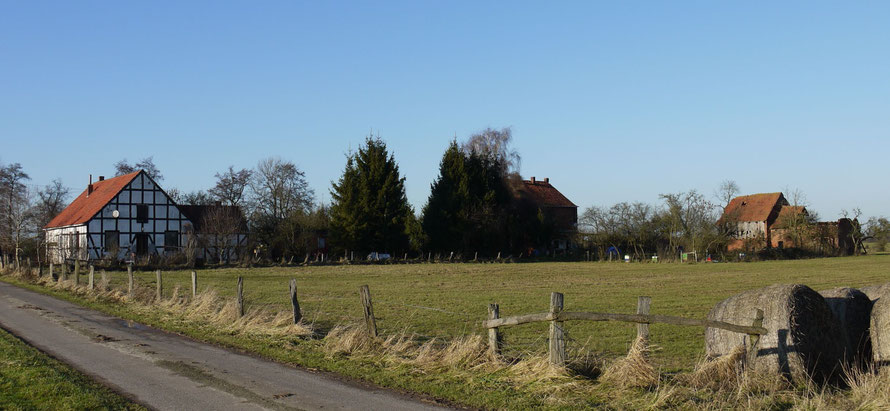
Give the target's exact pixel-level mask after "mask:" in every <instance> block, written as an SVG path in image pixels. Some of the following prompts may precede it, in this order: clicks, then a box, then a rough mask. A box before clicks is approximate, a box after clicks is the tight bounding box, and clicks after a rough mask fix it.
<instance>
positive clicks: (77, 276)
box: [74, 260, 80, 285]
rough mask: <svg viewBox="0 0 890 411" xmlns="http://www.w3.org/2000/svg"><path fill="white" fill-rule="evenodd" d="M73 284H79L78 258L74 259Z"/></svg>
mask: <svg viewBox="0 0 890 411" xmlns="http://www.w3.org/2000/svg"><path fill="white" fill-rule="evenodd" d="M74 284H75V285H77V284H80V260H74Z"/></svg>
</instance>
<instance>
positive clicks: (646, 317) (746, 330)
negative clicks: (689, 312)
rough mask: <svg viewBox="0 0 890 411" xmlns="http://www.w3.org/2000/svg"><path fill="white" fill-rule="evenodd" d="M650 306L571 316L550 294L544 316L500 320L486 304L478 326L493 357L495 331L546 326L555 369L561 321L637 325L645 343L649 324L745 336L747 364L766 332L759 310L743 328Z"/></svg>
mask: <svg viewBox="0 0 890 411" xmlns="http://www.w3.org/2000/svg"><path fill="white" fill-rule="evenodd" d="M651 302H652V298H651V297H645V296H643V297H639V298H638V300H637V314H614V313H593V312H571V311H563V304H564V297H563V294H562V293H557V292H554V293H551V294H550V310H549V311H548V312H545V313H534V314H525V315H516V316H512V317H505V318H500V310H499V309H498V305H497V304H489V305H488V319H487V320H484V321H482V326H483V327H484V328H487V329H488V344H489V348H488V350H489V352H490V353H492V354H493V355H499V354H500V349H501V345H502V339H503V336H502V335H501V334H500V330H499V328H501V327H512V326H516V325H521V324H529V323H536V322H549V323H550V332H549V338H548V346H549V352H550V363H551V364H553V365H556V366H564V365H565V363H566V344H565V342H566V336H565V329H564V328H563V322H564V321H579V320H581V321H621V322H630V323H637V324H639V325H641V326H638V327H637V337H638V338H645V339H647V340H648V338H649V327H648V325H649V324H653V323H661V324H672V325H687V326H698V327H706V328H719V329H723V330H727V331H732V332H737V333H742V334H747V335H748V337H749V338H748V347H747V348H748V350H747V360H748V361H749V362H750V361H753V359H754V357H755V356H756V351H757V350H756V349H755V348H756V346H757V345H758V344H759V342H760V336H761V335H763V334H766V333H767V332H768V331H767V330H766V328H763V310H761V309H759V308H758V309H757V310H756V312H755V318H754V321H753V323H752V324H751V325H750V326H744V325H737V324H731V323H727V322H723V321H713V320H700V319H694V318H684V317H674V316H669V315H653V314H648V312H649V306H650V304H651ZM642 325H645V327H643V326H642Z"/></svg>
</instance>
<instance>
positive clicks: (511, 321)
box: [482, 311, 767, 335]
mask: <svg viewBox="0 0 890 411" xmlns="http://www.w3.org/2000/svg"><path fill="white" fill-rule="evenodd" d="M578 320H583V321H623V322H628V323H637V324H655V323H660V324H673V325H690V326H698V327H707V328H720V329H722V330H727V331H732V332H737V333H742V334H757V335H762V334H766V333H767V331H766V328H763V327H755V326H747V325H736V324H730V323H727V322H723V321H712V320H699V319H695V318H684V317H673V316H670V315H655V314H612V313H591V312H573V311H561V312H556V313H549V312H546V313H535V314H525V315H516V316H512V317H504V318H498V319H494V320H485V321H483V322H482V327H484V328H499V327H509V326H513V325H521V324H528V323H535V322H545V321H578Z"/></svg>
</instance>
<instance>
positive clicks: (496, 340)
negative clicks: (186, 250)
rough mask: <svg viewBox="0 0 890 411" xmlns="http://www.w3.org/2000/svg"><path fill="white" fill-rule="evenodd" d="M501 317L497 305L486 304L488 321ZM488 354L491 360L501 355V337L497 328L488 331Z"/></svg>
mask: <svg viewBox="0 0 890 411" xmlns="http://www.w3.org/2000/svg"><path fill="white" fill-rule="evenodd" d="M500 317H501V309H500V307H499V306H498V305H497V304H488V319H489V320H497V319H498V318H500ZM488 353H489V354H491V357H492V358H497V357H498V355H500V354H501V336H500V335H498V328H497V327H493V328H489V329H488Z"/></svg>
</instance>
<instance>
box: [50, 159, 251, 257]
mask: <svg viewBox="0 0 890 411" xmlns="http://www.w3.org/2000/svg"><path fill="white" fill-rule="evenodd" d="M190 211H193V214H194V215H198V214H197V210H190ZM202 211H204V210H202ZM230 212H231V210H230V211H227V213H230ZM237 213H238V214H239V215H240V211H238V212H237ZM201 214H202V215H204V214H206V213H203V212H202V213H201ZM236 224H237V223H236ZM240 228H241V226H240V225H239V226H237V228H235V229H231V230H229V231H227V232H228V233H232V235H230V236H229V237H227V239H226V242H227V243H229V244H233V245H240V244H243V243H244V242H245V240H246V234H243V233H245V231H243V230H240ZM44 230H45V232H46V241H47V249H46V252H47V260H49V261H51V262H55V263H62V262H64V261H71V260H81V261H84V260H101V259H107V260H122V259H130V258H134V257H146V256H172V255H173V254H175V253H180V252H182V251H183V250H186V249H188V248H191V249H192V250H191V251H194V252H195V254H196V256H197V257H198V258H200V257H206V255H207V254H208V253H209V254H218V250H216V249H209V250H208V248H209V245H208V244H204V243H206V242H207V241H203V239H202V235H201V233H200V232H196V224H195V222H194V220H193V219H192V218H190V216H189V215H188V214H186V213H183V212H182V210H181V209H180V207H179V206H177V205H176V203H175V202H174V201H173V200H172V199H171V198H170V196H168V195H167V193H165V192H164V190H163V189H161V187H160V186H159V185H158V184H157V183H156V182H155V181H154V180H152V178H151V177H150V176H149V175H148V174H146V173H145V172H144V171H142V170H140V171H136V172H133V173H130V174H125V175H122V176H118V177H114V178H110V179H107V180H106V179H105V178H104V177H99V181H97V182H95V183H93V182H92V178H91V179H90V184H89V185H88V186H87V188H86V190H84V191H83V192H82V193H81V194H80V195H79V196H78V197H77V198H76V199H75V200H74V201H73V202H72V203H71V204H70V205H69V206H68V207H67V208H65V209H64V210H62V212H61V213H60V214H59V215H57V216H56V217H55V218H53V219H52V220H51V221H50V222H49V223H48V224H47V225H46V226H45V227H44ZM189 245H191V247H187V246H189Z"/></svg>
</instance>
